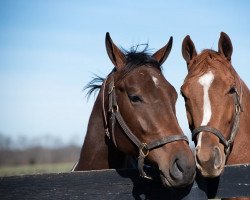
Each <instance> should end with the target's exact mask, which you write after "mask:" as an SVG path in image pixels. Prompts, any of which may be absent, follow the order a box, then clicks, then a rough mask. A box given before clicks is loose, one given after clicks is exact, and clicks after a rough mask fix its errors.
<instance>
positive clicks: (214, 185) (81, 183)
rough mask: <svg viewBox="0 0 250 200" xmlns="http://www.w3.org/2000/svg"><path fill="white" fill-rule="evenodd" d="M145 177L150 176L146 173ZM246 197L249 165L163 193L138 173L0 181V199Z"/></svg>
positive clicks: (72, 174) (104, 172) (249, 194)
mask: <svg viewBox="0 0 250 200" xmlns="http://www.w3.org/2000/svg"><path fill="white" fill-rule="evenodd" d="M149 173H153V174H154V172H153V171H152V170H149ZM225 197H250V164H246V165H231V166H226V168H225V170H224V172H223V174H222V175H221V176H220V177H219V178H216V179H202V178H200V177H199V176H197V179H196V181H195V182H194V184H193V185H192V186H190V187H187V188H182V189H178V190H173V189H167V188H164V187H163V186H162V185H161V182H160V181H159V180H155V181H150V180H145V179H142V178H140V177H139V175H138V171H137V170H134V169H128V170H100V171H86V172H69V173H59V174H40V175H24V176H12V177H1V178H0V199H1V200H5V199H46V200H48V199H87V200H89V199H98V200H99V199H121V200H123V199H174V200H176V199H185V200H187V199H188V200H189V199H192V200H193V199H199V200H202V199H208V198H225Z"/></svg>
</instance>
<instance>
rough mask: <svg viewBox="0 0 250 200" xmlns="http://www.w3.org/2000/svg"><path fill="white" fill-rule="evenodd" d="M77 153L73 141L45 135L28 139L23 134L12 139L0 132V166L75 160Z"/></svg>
mask: <svg viewBox="0 0 250 200" xmlns="http://www.w3.org/2000/svg"><path fill="white" fill-rule="evenodd" d="M79 154H80V146H79V145H77V144H76V143H74V142H73V141H70V142H69V143H66V144H65V143H63V142H62V141H61V140H60V139H58V138H56V137H48V136H47V135H45V136H42V137H39V138H38V139H37V138H33V139H28V138H27V137H25V136H21V137H19V138H18V139H13V138H11V137H9V136H6V135H3V134H0V167H1V166H6V165H27V164H30V165H32V164H40V163H60V162H75V161H77V160H78V158H79Z"/></svg>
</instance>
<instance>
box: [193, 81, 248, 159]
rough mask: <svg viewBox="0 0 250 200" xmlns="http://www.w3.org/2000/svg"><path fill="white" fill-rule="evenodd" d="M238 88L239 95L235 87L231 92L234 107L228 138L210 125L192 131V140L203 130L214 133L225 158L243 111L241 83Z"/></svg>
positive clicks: (229, 150)
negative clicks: (223, 150) (222, 147)
mask: <svg viewBox="0 0 250 200" xmlns="http://www.w3.org/2000/svg"><path fill="white" fill-rule="evenodd" d="M240 90H241V91H240V92H241V96H240V95H239V93H238V91H237V89H236V88H235V92H234V93H233V98H234V108H235V112H234V122H233V127H232V130H231V133H230V135H229V139H228V140H227V139H226V138H225V137H224V136H223V135H222V133H221V132H220V131H219V130H218V129H216V128H213V127H210V126H199V127H197V128H195V129H194V130H193V131H192V140H193V141H194V140H195V137H196V136H197V135H198V134H199V133H200V132H203V131H206V132H210V133H212V134H214V135H215V136H217V137H218V138H219V139H220V142H221V143H222V144H223V145H224V147H225V155H226V159H227V158H228V156H229V154H230V152H231V150H232V146H233V142H234V139H235V136H236V134H237V132H238V129H239V122H240V113H241V112H242V111H243V109H242V106H241V100H242V86H241V85H240Z"/></svg>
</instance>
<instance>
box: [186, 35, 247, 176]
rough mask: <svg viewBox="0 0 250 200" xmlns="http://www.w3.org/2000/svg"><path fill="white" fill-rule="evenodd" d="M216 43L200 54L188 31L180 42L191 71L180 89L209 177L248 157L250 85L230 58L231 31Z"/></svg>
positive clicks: (200, 160)
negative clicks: (242, 77) (214, 47)
mask: <svg viewBox="0 0 250 200" xmlns="http://www.w3.org/2000/svg"><path fill="white" fill-rule="evenodd" d="M218 47H219V50H218V51H213V50H209V49H206V50H203V51H202V52H201V53H200V54H197V52H196V49H195V46H194V43H193V42H192V40H191V39H190V37H189V36H186V37H185V39H184V40H183V44H182V55H183V57H184V59H185V60H186V63H187V66H188V75H187V77H186V78H185V81H184V84H183V85H182V87H181V93H182V95H183V97H184V99H185V105H186V111H187V118H188V122H189V127H190V130H191V131H192V136H193V140H194V141H195V145H196V149H195V154H196V155H195V157H196V165H197V168H198V169H199V171H200V172H201V174H202V175H203V176H205V177H217V176H219V175H220V174H221V172H222V170H223V168H224V166H225V164H237V163H250V156H249V155H250V123H249V122H250V114H249V113H250V91H249V89H248V87H247V86H246V85H245V83H244V82H243V81H242V80H241V79H240V77H239V75H238V74H237V73H236V71H235V70H234V68H233V66H232V64H231V55H232V52H233V46H232V43H231V40H230V38H229V36H228V35H227V34H225V33H223V32H222V33H221V35H220V39H219V43H218Z"/></svg>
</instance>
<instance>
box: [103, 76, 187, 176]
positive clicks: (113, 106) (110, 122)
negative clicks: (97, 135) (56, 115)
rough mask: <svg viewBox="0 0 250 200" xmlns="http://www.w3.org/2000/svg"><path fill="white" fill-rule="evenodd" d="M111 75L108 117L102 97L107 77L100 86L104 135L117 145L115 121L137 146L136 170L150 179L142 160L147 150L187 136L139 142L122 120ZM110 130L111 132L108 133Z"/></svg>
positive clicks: (172, 136)
mask: <svg viewBox="0 0 250 200" xmlns="http://www.w3.org/2000/svg"><path fill="white" fill-rule="evenodd" d="M110 76H111V81H110V83H109V88H108V100H109V104H108V105H109V108H108V113H109V114H110V115H109V116H110V117H109V119H107V114H106V111H105V106H104V103H105V102H104V98H105V87H106V82H107V79H108V78H106V79H105V81H104V82H103V88H102V110H103V116H104V123H105V134H106V136H107V137H108V138H109V139H110V140H112V141H113V143H114V145H115V146H116V147H117V143H116V139H115V130H114V128H115V123H116V122H117V123H118V124H119V125H120V127H121V128H122V130H123V133H124V134H125V135H126V136H127V137H128V138H129V139H130V141H131V142H132V143H133V144H134V145H135V146H136V147H137V148H138V151H139V156H138V170H139V173H140V176H141V177H143V178H147V179H152V177H150V176H148V175H147V174H146V173H145V171H144V169H143V166H144V160H145V158H146V157H147V156H148V154H149V152H150V151H151V150H152V149H155V148H159V147H161V146H163V145H165V144H168V143H171V142H175V141H179V140H185V141H187V142H188V138H187V137H186V136H185V135H181V134H175V135H170V136H166V137H164V138H161V139H158V140H154V141H153V142H150V143H145V142H141V141H140V140H139V139H138V138H137V137H136V136H135V134H134V133H133V132H132V131H131V130H130V128H129V127H128V126H127V124H126V122H125V121H124V119H123V117H122V115H121V113H120V111H119V106H118V104H117V101H116V91H115V82H114V78H113V74H111V75H110ZM110 132H111V133H110Z"/></svg>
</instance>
